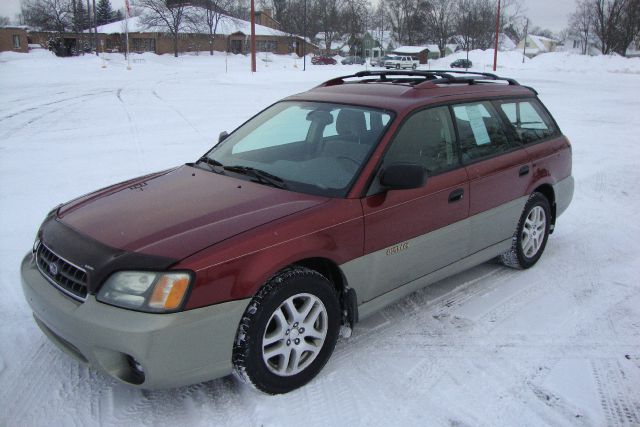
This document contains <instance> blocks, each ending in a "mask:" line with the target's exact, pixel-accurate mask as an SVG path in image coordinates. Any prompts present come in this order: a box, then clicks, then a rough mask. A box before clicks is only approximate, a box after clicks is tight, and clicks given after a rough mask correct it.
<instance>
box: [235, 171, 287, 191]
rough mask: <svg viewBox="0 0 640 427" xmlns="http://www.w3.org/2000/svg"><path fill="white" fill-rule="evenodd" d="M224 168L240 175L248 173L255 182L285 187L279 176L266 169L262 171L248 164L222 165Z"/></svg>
mask: <svg viewBox="0 0 640 427" xmlns="http://www.w3.org/2000/svg"><path fill="white" fill-rule="evenodd" d="M223 168H224V170H226V171H229V172H235V173H239V174H242V175H248V176H250V177H252V178H254V179H255V180H256V181H257V182H259V183H262V184H266V185H271V186H272V187H277V188H287V184H285V182H284V180H283V179H282V178H280V177H279V176H276V175H273V174H271V173H269V172H267V171H263V170H261V169H256V168H252V167H250V166H240V165H235V166H223Z"/></svg>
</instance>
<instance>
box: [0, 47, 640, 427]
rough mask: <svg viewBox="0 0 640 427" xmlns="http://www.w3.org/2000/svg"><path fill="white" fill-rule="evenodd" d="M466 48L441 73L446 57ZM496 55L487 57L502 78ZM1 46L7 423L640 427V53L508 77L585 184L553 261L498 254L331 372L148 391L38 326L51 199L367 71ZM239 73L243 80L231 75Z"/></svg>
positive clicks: (1, 420)
mask: <svg viewBox="0 0 640 427" xmlns="http://www.w3.org/2000/svg"><path fill="white" fill-rule="evenodd" d="M463 56H464V54H457V55H455V56H452V57H448V58H446V59H443V60H440V61H434V63H432V64H430V66H431V67H432V68H442V67H445V66H446V65H447V64H448V63H449V62H451V61H452V60H453V59H455V58H456V57H463ZM491 58H492V55H491V52H472V53H471V59H472V61H473V62H474V66H475V67H477V69H480V70H485V69H486V70H487V71H488V70H489V66H488V64H490V63H491ZM263 59H265V57H264V55H260V57H259V61H258V63H259V64H258V66H259V68H258V71H259V72H258V73H256V74H254V75H252V74H251V73H250V72H248V68H249V65H248V60H247V58H245V57H242V56H230V57H228V60H226V57H225V56H224V55H223V54H220V53H218V54H216V55H215V56H214V57H213V58H211V57H209V56H208V55H200V56H184V57H180V58H178V59H175V58H173V57H170V56H163V57H158V56H155V55H144V56H136V57H135V59H134V61H133V63H132V70H130V71H129V70H127V69H126V64H125V63H124V62H123V60H122V58H121V56H117V55H114V56H110V57H109V58H108V60H107V61H106V68H101V61H100V60H99V59H97V58H95V57H91V56H85V57H79V58H66V59H60V58H55V57H52V56H50V54H48V53H47V52H32V53H30V54H13V53H4V54H0V295H1V298H0V425H3V426H4V425H6V426H24V425H28V426H30V425H41V426H54V425H88V424H100V425H154V426H155V425H176V424H180V425H194V426H195V425H237V426H246V425H256V426H261V425H276V426H277V425H305V426H324V425H345V426H347V425H349V426H353V425H378V426H389V425H420V426H423V425H447V426H449V425H456V426H466V425H473V426H496V425H504V426H515V425H518V426H526V425H554V426H555V425H589V426H602V425H613V426H616V425H639V424H640V279H639V277H638V276H639V272H640V255H639V254H640V221H638V217H639V214H640V195H639V192H638V185H639V184H640V136H639V135H640V59H634V60H630V59H624V58H602V57H600V58H584V57H577V56H570V55H566V54H547V55H543V56H540V57H538V58H535V59H533V60H530V61H529V60H528V61H526V62H525V64H522V57H521V55H519V54H518V53H515V52H512V53H508V54H500V61H501V63H502V64H503V65H502V66H501V67H500V68H499V70H498V73H500V74H503V75H508V76H511V77H514V78H516V79H518V80H519V81H520V82H521V83H523V84H527V85H531V86H533V87H535V88H536V89H537V90H538V91H539V92H540V97H541V99H542V100H543V101H544V102H545V104H546V105H547V106H548V107H549V109H550V110H551V111H552V113H553V114H554V116H555V118H556V120H557V121H558V123H559V125H560V127H561V128H562V130H563V132H564V133H565V134H566V135H567V136H568V137H569V138H570V139H571V141H572V143H573V156H574V157H573V159H574V169H573V174H574V176H575V179H576V193H575V197H574V200H573V203H572V205H571V206H570V208H569V210H568V211H567V212H566V214H565V215H564V216H562V217H561V218H560V219H559V221H558V224H557V228H556V232H555V233H554V234H553V235H552V236H551V238H550V240H549V244H548V245H547V249H546V252H545V254H544V256H543V257H542V259H541V260H540V262H539V263H538V265H536V266H535V267H534V268H532V269H530V270H527V271H514V270H510V269H507V268H504V267H502V266H500V265H498V264H494V263H487V264H484V265H481V266H478V267H476V268H474V269H472V270H469V271H467V272H465V273H462V274H459V275H457V276H455V277H452V278H449V279H447V280H444V281H442V282H440V283H437V284H435V285H433V286H431V287H429V288H427V289H425V290H422V291H420V292H416V293H414V294H413V295H411V296H409V297H407V298H405V299H404V300H402V301H401V302H399V303H397V304H395V305H393V306H390V307H388V308H387V309H385V310H383V311H382V312H380V313H378V314H376V315H374V316H372V317H370V318H368V319H366V320H365V321H363V322H361V323H360V324H358V325H357V328H356V329H355V331H354V334H353V336H352V337H351V338H350V339H347V340H342V341H341V342H339V344H338V346H337V348H336V351H335V353H334V355H333V357H332V358H331V360H330V361H329V363H328V365H327V366H326V367H325V369H324V370H323V371H322V372H321V373H320V375H319V376H318V377H317V379H315V380H314V381H313V382H312V383H310V384H309V385H307V386H306V387H304V388H302V389H300V390H297V391H294V392H292V393H290V394H288V395H284V396H276V397H270V396H266V395H262V394H260V393H257V392H255V391H253V390H252V389H250V388H249V387H247V386H245V385H244V384H242V383H240V382H239V381H238V380H237V379H235V378H233V377H227V378H223V379H220V380H215V381H210V382H207V383H203V384H198V385H194V386H190V387H184V388H179V389H173V390H166V391H158V392H143V391H140V390H137V389H133V388H130V387H127V386H125V385H121V384H119V383H117V382H116V381H114V380H112V379H109V378H107V377H105V376H104V375H102V374H99V373H96V372H94V371H92V370H89V369H87V368H86V367H84V366H81V365H79V364H78V363H76V362H75V361H74V360H71V359H70V358H69V357H67V356H66V355H64V354H62V353H61V352H60V351H58V350H57V349H56V348H55V347H54V346H53V345H52V344H51V343H49V341H48V340H47V339H46V338H45V337H44V335H43V334H42V333H41V332H40V331H39V330H38V329H37V327H36V325H35V323H34V322H33V319H32V317H31V313H30V310H29V308H28V306H27V304H26V302H25V301H24V298H23V296H22V291H21V289H20V284H19V273H18V266H19V263H20V260H21V258H22V256H23V255H24V254H25V253H26V252H27V251H28V250H29V249H30V248H31V244H32V242H33V238H34V234H35V232H36V230H37V228H38V226H39V224H40V222H41V221H42V219H43V218H44V216H45V214H46V213H47V212H48V210H49V209H50V208H51V207H53V206H55V205H57V204H58V203H60V202H63V201H66V200H69V199H71V198H73V197H75V196H77V195H80V194H83V193H86V192H89V191H91V190H94V189H96V188H99V187H102V186H106V185H108V184H110V183H113V182H116V181H120V180H124V179H126V178H130V177H133V176H137V175H141V174H144V173H147V172H151V171H155V170H159V169H162V168H167V167H170V166H173V165H178V164H181V163H185V162H188V161H192V160H194V159H195V158H197V156H199V155H200V154H202V153H203V152H205V151H206V150H207V148H208V147H209V146H211V145H212V144H213V142H214V141H215V140H216V139H217V135H218V133H219V132H220V131H223V130H231V129H233V128H234V127H235V126H237V125H238V124H240V123H242V122H243V121H244V120H245V119H247V118H248V117H250V116H251V115H253V114H254V113H255V112H257V111H258V110H260V109H262V108H263V107H265V106H267V105H268V104H270V103H272V102H274V101H276V100H277V99H279V98H281V97H283V96H285V95H288V94H292V93H295V92H300V91H304V90H306V89H308V88H310V87H312V86H314V85H316V84H318V83H320V82H321V81H323V80H326V79H328V78H330V77H334V76H336V75H340V74H348V73H351V72H354V71H356V70H360V69H362V68H363V67H358V66H341V65H336V66H312V65H310V63H309V62H307V71H306V72H302V71H301V68H302V61H300V60H297V61H295V60H294V59H293V58H291V57H274V56H273V55H269V57H268V58H266V59H269V60H270V61H269V62H265V61H263ZM227 68H228V72H226V71H225V70H226V69H227Z"/></svg>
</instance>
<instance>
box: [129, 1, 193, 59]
mask: <svg viewBox="0 0 640 427" xmlns="http://www.w3.org/2000/svg"><path fill="white" fill-rule="evenodd" d="M136 4H137V6H138V7H140V8H142V9H143V13H142V15H141V16H140V22H141V23H142V24H143V25H144V26H146V27H147V28H162V29H164V30H166V31H167V33H169V34H171V37H172V39H173V55H174V56H175V57H176V58H177V57H178V37H179V35H180V32H181V31H182V30H183V29H184V27H185V25H186V19H185V18H186V14H187V6H186V5H185V3H184V2H177V1H171V0H138V1H137V3H136Z"/></svg>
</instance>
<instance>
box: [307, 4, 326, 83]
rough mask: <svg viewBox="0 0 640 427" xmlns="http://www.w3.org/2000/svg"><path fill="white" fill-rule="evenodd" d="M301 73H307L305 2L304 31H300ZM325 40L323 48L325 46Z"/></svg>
mask: <svg viewBox="0 0 640 427" xmlns="http://www.w3.org/2000/svg"><path fill="white" fill-rule="evenodd" d="M302 32H303V33H304V34H302V71H307V0H304V30H303V31H302ZM326 42H327V41H326V40H325V47H326V46H327V43H326Z"/></svg>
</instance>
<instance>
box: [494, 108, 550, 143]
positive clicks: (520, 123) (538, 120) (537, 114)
mask: <svg viewBox="0 0 640 427" xmlns="http://www.w3.org/2000/svg"><path fill="white" fill-rule="evenodd" d="M498 104H499V105H500V109H501V110H502V112H503V113H504V115H505V116H506V117H507V119H508V120H509V123H511V125H512V126H513V129H514V132H515V133H516V135H518V139H519V140H520V142H522V143H523V144H528V143H531V142H536V141H539V140H541V139H545V138H548V137H550V136H552V135H554V134H555V133H556V132H555V128H554V126H553V122H552V121H551V119H550V118H549V117H548V116H547V114H546V113H545V111H544V110H543V109H542V107H541V106H540V105H539V104H538V102H537V101H535V100H523V101H502V102H499V103H498Z"/></svg>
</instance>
